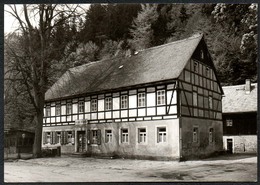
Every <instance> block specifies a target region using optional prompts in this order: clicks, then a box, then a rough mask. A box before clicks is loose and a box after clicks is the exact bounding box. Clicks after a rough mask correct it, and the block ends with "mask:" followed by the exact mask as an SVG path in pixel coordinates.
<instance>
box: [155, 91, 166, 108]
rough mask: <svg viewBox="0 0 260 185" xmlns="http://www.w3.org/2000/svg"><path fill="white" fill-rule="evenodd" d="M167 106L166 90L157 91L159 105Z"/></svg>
mask: <svg viewBox="0 0 260 185" xmlns="http://www.w3.org/2000/svg"><path fill="white" fill-rule="evenodd" d="M164 104H165V90H159V91H157V105H164Z"/></svg>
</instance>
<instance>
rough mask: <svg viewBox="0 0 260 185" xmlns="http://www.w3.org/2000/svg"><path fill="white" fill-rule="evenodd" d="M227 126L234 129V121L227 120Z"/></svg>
mask: <svg viewBox="0 0 260 185" xmlns="http://www.w3.org/2000/svg"><path fill="white" fill-rule="evenodd" d="M226 124H227V127H232V126H233V121H232V119H227V120H226Z"/></svg>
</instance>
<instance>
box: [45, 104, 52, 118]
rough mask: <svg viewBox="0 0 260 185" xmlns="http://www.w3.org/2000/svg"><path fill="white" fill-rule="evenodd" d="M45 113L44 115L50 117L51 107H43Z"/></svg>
mask: <svg viewBox="0 0 260 185" xmlns="http://www.w3.org/2000/svg"><path fill="white" fill-rule="evenodd" d="M45 115H46V117H50V116H51V107H50V106H47V107H46V108H45Z"/></svg>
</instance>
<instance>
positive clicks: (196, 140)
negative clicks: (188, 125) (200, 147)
mask: <svg viewBox="0 0 260 185" xmlns="http://www.w3.org/2000/svg"><path fill="white" fill-rule="evenodd" d="M198 131H199V129H198V128H197V127H194V128H193V142H194V143H197V142H198Z"/></svg>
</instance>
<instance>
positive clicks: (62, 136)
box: [60, 131, 65, 145]
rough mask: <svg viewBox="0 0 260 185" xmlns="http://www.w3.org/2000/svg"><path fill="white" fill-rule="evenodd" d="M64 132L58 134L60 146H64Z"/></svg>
mask: <svg viewBox="0 0 260 185" xmlns="http://www.w3.org/2000/svg"><path fill="white" fill-rule="evenodd" d="M64 135H65V134H64V131H61V132H60V144H61V145H63V144H64Z"/></svg>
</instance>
